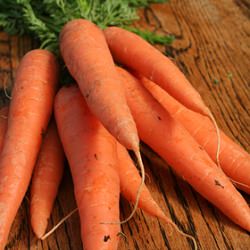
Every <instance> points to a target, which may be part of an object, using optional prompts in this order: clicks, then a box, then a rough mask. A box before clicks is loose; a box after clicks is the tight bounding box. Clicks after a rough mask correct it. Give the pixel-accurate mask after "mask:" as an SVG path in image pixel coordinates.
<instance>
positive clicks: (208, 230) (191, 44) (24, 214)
mask: <svg viewBox="0 0 250 250" xmlns="http://www.w3.org/2000/svg"><path fill="white" fill-rule="evenodd" d="M140 14H141V20H140V21H139V22H138V23H136V25H137V26H140V27H143V28H148V29H151V30H157V31H158V32H161V33H164V34H166V33H171V34H174V35H175V36H176V41H175V42H174V44H173V45H172V46H167V47H159V49H161V50H162V51H163V52H164V53H166V54H167V55H168V56H170V57H171V58H172V59H173V60H174V61H175V62H176V64H177V65H178V66H179V67H180V68H181V70H182V71H183V72H184V73H185V74H186V76H187V77H188V79H189V80H190V81H191V82H192V84H193V85H194V86H195V88H196V89H197V90H198V91H199V92H200V93H201V95H202V97H203V99H204V100H205V102H206V103H207V105H208V106H209V107H210V108H211V110H212V112H213V114H214V116H215V117H216V119H217V121H218V124H219V126H220V127H221V128H222V129H223V130H224V131H225V133H226V134H228V135H229V136H230V137H231V138H232V139H234V140H235V141H236V142H238V143H239V144H241V145H242V147H244V148H245V149H246V150H247V151H248V152H249V151H250V125H249V124H250V115H249V114H250V88H249V87H250V75H249V62H250V60H249V59H250V58H249V57H250V48H249V45H250V22H249V16H250V8H249V1H247V0H220V1H217V0H189V1H185V0H172V1H171V2H170V3H168V4H158V5H153V6H151V7H150V8H146V9H145V10H142V11H141V12H140ZM32 47H34V44H33V43H32V41H31V40H30V39H29V38H17V37H9V36H8V35H6V34H5V33H3V32H1V33H0V83H1V85H2V86H3V85H4V86H6V87H7V91H8V89H10V87H11V84H12V83H13V79H14V78H15V70H16V68H17V66H18V63H19V61H20V58H21V57H22V56H23V54H24V53H25V52H27V51H28V50H29V49H30V48H32ZM0 99H1V103H3V102H7V101H8V98H5V97H4V94H3V92H2V93H1V96H0ZM143 152H144V157H143V160H144V162H145V165H146V172H147V185H148V187H149V189H150V191H151V193H152V195H153V197H154V198H155V200H156V201H157V202H158V204H159V205H160V207H161V208H162V209H163V210H164V212H165V213H166V214H167V215H168V216H169V217H171V218H172V220H173V221H174V222H175V223H176V224H177V225H178V226H179V228H180V229H182V230H183V231H185V232H186V233H190V234H192V235H193V236H194V237H195V239H196V241H197V243H198V246H199V249H204V250H205V249H207V250H210V249H225V250H226V249H235V250H236V249H237V250H238V249H242V250H245V249H250V237H249V233H246V232H245V231H244V230H242V229H240V228H239V227H238V226H236V225H234V224H233V223H232V222H231V221H230V220H229V219H227V218H226V217H225V216H224V215H222V214H221V213H220V212H219V211H218V210H217V209H216V208H214V207H213V206H212V205H210V204H209V203H208V202H207V201H205V200H204V199H203V198H202V197H201V196H200V195H199V194H197V193H196V192H195V191H194V190H193V189H192V188H191V187H190V186H189V185H188V184H187V183H185V182H184V181H183V180H181V179H180V178H179V177H177V176H176V175H175V174H174V173H173V172H172V170H171V168H168V166H167V164H166V163H165V162H164V161H162V160H161V159H160V158H159V157H158V156H157V155H156V154H155V153H154V152H152V151H151V150H150V149H149V148H148V147H147V146H146V145H143ZM243 195H244V197H245V198H246V200H247V201H248V203H250V197H249V195H246V194H243ZM28 197H29V192H27V195H26V198H25V199H24V201H23V203H22V205H21V207H20V209H19V212H18V214H17V216H16V219H15V222H14V224H13V226H12V230H11V234H10V236H9V242H8V245H7V247H6V250H24V249H29V250H35V249H36V250H59V249H60V250H80V249H82V245H81V239H80V227H79V216H78V214H75V215H73V216H72V217H71V218H70V219H69V220H67V221H66V222H65V224H63V225H62V226H61V227H60V228H59V229H58V230H57V231H56V232H55V233H54V234H53V235H52V236H51V237H49V238H48V239H47V240H45V241H43V242H41V241H38V240H36V239H35V237H34V235H33V233H32V231H31V228H30V224H29V201H28ZM75 207H76V204H75V200H74V193H73V185H72V180H71V176H70V173H69V170H68V168H67V167H66V173H65V175H64V179H63V181H62V184H61V188H60V192H59V195H58V198H57V200H56V204H55V207H54V210H53V213H52V217H51V219H50V221H49V227H50V228H51V227H52V226H53V225H55V224H56V223H57V222H58V221H59V220H60V219H61V218H62V217H63V216H65V215H66V214H68V213H69V212H70V211H71V210H73V209H74V208H75ZM131 209H132V207H131V205H130V204H128V203H127V202H126V201H125V200H124V199H123V198H121V218H125V217H126V216H127V215H128V214H129V213H130V212H131ZM122 231H123V233H124V234H125V235H126V237H127V238H126V239H125V238H123V237H121V240H120V246H119V249H120V250H125V249H131V250H134V249H135V250H138V249H139V250H152V249H159V250H163V249H193V244H192V242H191V241H189V240H187V239H185V238H184V237H182V236H180V235H179V234H178V233H176V232H174V230H173V229H172V228H171V226H169V225H166V224H164V223H162V222H161V221H159V220H157V219H155V218H152V217H150V216H148V215H147V214H146V213H144V212H142V211H141V210H138V211H137V213H136V215H135V216H134V218H133V219H132V220H131V221H130V222H128V223H127V224H125V225H123V226H122Z"/></svg>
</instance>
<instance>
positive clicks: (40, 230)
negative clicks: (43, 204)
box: [31, 209, 48, 239]
mask: <svg viewBox="0 0 250 250" xmlns="http://www.w3.org/2000/svg"><path fill="white" fill-rule="evenodd" d="M43 217H44V215H43V214H39V209H37V212H36V213H34V214H33V215H32V216H31V226H32V229H33V232H34V234H35V235H36V237H37V238H38V239H41V238H42V236H43V235H44V234H45V232H46V229H47V226H48V218H47V219H41V218H43Z"/></svg>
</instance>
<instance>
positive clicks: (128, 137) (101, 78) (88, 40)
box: [60, 19, 139, 150]
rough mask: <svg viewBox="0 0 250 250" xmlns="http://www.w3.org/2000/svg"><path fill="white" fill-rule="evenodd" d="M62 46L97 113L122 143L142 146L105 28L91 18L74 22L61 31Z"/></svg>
mask: <svg viewBox="0 0 250 250" xmlns="http://www.w3.org/2000/svg"><path fill="white" fill-rule="evenodd" d="M60 49H61V53H62V56H63V59H64V61H65V63H66V66H67V68H68V69H69V71H70V73H71V75H72V76H73V77H74V78H75V80H76V81H77V84H78V85H79V88H80V90H81V92H82V94H83V96H84V98H85V100H86V102H87V104H88V106H89V107H90V109H91V111H92V112H93V114H94V115H96V117H98V119H99V120H100V121H101V122H102V123H103V125H104V126H105V127H106V129H107V130H108V131H109V132H110V133H111V134H112V135H114V137H115V138H117V139H118V140H119V141H120V142H121V144H122V145H124V146H125V147H126V148H128V149H132V150H134V149H138V144H139V139H138V136H137V130H136V126H135V123H134V121H133V118H132V116H131V113H130V111H129V108H128V106H127V103H126V98H125V93H124V89H123V86H122V84H121V80H120V77H119V75H118V74H117V72H116V69H115V65H114V62H113V59H112V56H111V54H110V51H109V49H108V45H107V43H106V41H105V37H104V35H103V33H102V31H101V30H100V29H99V28H98V27H97V26H96V25H95V24H93V23H91V22H90V21H87V20H83V19H78V20H73V21H70V22H68V23H67V24H66V25H65V26H64V28H63V30H62V31H61V34H60ZM114 103H115V105H114Z"/></svg>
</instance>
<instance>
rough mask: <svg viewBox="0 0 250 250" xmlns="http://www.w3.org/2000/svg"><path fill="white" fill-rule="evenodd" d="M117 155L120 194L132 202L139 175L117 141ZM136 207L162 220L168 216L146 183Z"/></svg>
mask: <svg viewBox="0 0 250 250" xmlns="http://www.w3.org/2000/svg"><path fill="white" fill-rule="evenodd" d="M117 155H118V171H119V177H120V183H121V194H122V195H123V196H124V197H125V198H126V199H127V200H128V201H129V202H133V203H134V202H135V200H136V194H137V190H138V187H139V185H140V183H141V177H140V175H139V173H138V170H137V168H136V167H135V165H134V163H133V161H132V159H131V158H130V156H129V154H128V152H127V150H126V149H125V148H124V147H123V146H122V145H121V144H119V143H117ZM138 207H139V208H141V209H143V210H144V211H145V212H147V213H148V214H150V215H152V216H155V217H157V218H159V219H163V220H164V221H168V218H167V217H166V215H165V214H164V213H163V211H162V210H161V208H160V207H159V206H158V205H157V203H156V202H155V201H154V199H153V197H152V196H151V194H150V192H149V190H148V188H147V187H146V185H144V188H143V191H142V193H141V196H140V201H139V204H138Z"/></svg>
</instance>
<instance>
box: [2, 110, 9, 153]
mask: <svg viewBox="0 0 250 250" xmlns="http://www.w3.org/2000/svg"><path fill="white" fill-rule="evenodd" d="M8 113H9V107H8V106H5V107H2V108H1V109H0V152H1V151H2V148H3V142H4V137H5V134H6V130H7V126H8Z"/></svg>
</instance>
